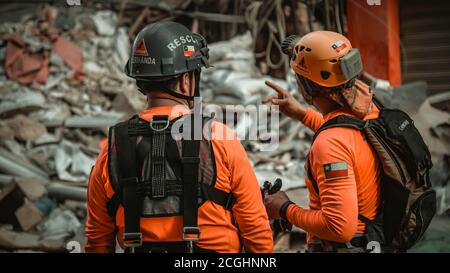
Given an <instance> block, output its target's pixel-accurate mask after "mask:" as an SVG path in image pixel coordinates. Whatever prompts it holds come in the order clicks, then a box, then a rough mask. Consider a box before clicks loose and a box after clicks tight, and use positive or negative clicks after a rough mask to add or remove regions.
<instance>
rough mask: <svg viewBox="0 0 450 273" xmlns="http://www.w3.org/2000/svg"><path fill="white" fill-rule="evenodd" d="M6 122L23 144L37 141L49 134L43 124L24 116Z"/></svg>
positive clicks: (20, 115)
mask: <svg viewBox="0 0 450 273" xmlns="http://www.w3.org/2000/svg"><path fill="white" fill-rule="evenodd" d="M5 122H6V124H7V125H8V126H9V127H10V128H11V130H12V131H14V136H15V137H16V138H17V139H18V140H20V141H23V142H27V141H32V140H36V139H37V138H39V137H40V136H42V135H43V134H45V133H47V128H46V127H45V126H44V125H43V124H41V123H39V122H38V121H35V120H32V119H30V118H28V117H27V116H24V115H22V114H19V115H16V116H14V117H13V118H10V119H8V120H5Z"/></svg>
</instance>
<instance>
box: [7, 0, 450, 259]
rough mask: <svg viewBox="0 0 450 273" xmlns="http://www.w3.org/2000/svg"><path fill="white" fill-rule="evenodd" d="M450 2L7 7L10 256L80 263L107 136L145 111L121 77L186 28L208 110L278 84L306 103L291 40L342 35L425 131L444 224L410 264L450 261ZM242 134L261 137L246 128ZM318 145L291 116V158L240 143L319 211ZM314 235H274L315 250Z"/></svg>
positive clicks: (284, 130)
mask: <svg viewBox="0 0 450 273" xmlns="http://www.w3.org/2000/svg"><path fill="white" fill-rule="evenodd" d="M449 13H450V2H448V1H439V0H428V1H419V0H409V1H407V0H389V1H388V0H302V1H300V0H259V1H256V0H255V1H253V0H167V1H162V0H149V1H140V0H129V1H127V0H124V1H119V0H104V1H86V0H60V1H38V0H35V1H23V2H22V1H16V2H14V3H8V2H6V1H1V2H0V61H1V65H0V252H63V251H69V252H78V251H83V244H84V222H85V217H86V203H85V201H86V188H87V181H88V176H89V173H90V170H91V167H92V165H93V164H94V162H95V159H96V156H97V154H98V152H99V151H100V149H101V147H102V145H105V143H106V141H107V140H106V139H107V132H108V127H109V126H111V125H113V124H115V123H117V122H119V121H121V120H124V119H126V118H128V117H130V116H131V115H132V114H134V113H137V112H140V111H141V110H143V109H145V107H146V101H145V97H144V96H143V95H141V94H140V93H139V92H138V91H137V88H136V86H135V85H134V81H133V80H132V79H130V78H127V77H126V76H125V75H124V73H123V68H124V65H125V63H126V61H127V59H128V57H129V54H130V43H132V41H133V38H134V36H135V35H136V33H137V32H138V31H139V30H140V29H142V28H143V27H144V26H146V25H147V24H149V23H152V22H156V21H160V20H173V21H177V22H180V23H183V24H184V25H186V26H187V27H188V28H190V29H191V30H192V31H194V32H198V33H200V34H202V35H203V36H204V37H205V38H206V39H207V41H208V43H209V47H210V54H211V59H210V61H211V63H212V64H213V65H214V68H211V69H208V70H204V72H203V74H202V82H201V92H202V96H203V102H204V104H215V105H218V106H219V107H225V105H229V104H241V105H258V104H260V103H261V100H262V99H263V98H264V97H265V96H266V95H268V94H271V93H272V92H273V91H271V90H270V89H268V88H267V87H266V86H265V85H264V81H265V80H268V79H269V80H272V81H274V82H276V83H278V84H279V85H281V86H282V87H284V88H286V89H288V90H289V91H290V92H292V93H293V94H295V96H297V97H298V99H299V101H301V102H302V103H304V102H303V101H302V99H301V98H300V97H299V96H298V94H297V87H296V84H295V80H294V79H293V75H292V73H291V72H290V71H289V67H288V62H287V58H286V57H285V56H284V55H283V54H282V52H281V48H280V45H281V41H283V40H284V38H285V37H287V36H289V35H291V34H300V35H303V34H305V33H307V32H310V31H313V30H332V31H337V32H340V33H343V34H345V35H347V36H348V37H349V39H350V40H351V42H352V44H353V46H354V47H357V48H359V50H360V52H361V54H362V58H363V63H364V71H365V72H364V74H363V76H362V79H363V80H364V81H365V82H367V83H368V84H370V85H371V86H372V87H373V88H374V89H375V92H376V95H377V96H378V97H379V98H380V99H381V100H382V101H383V102H384V103H385V105H386V106H388V107H395V108H400V109H402V110H404V111H406V112H407V113H408V114H409V115H411V117H412V118H413V119H414V120H415V124H416V126H417V127H418V128H419V130H420V131H421V133H422V135H423V136H424V138H425V141H426V143H427V144H428V146H429V148H430V150H431V153H432V156H433V163H434V167H433V169H432V173H431V178H432V179H431V180H432V183H433V186H434V187H435V189H436V191H437V195H438V214H439V215H438V216H436V217H435V219H434V220H433V222H432V224H431V226H430V228H429V230H428V231H427V233H426V234H425V236H424V238H423V240H422V241H421V242H420V243H419V244H418V245H416V246H415V247H414V249H412V250H411V252H450V236H449V235H450V218H449V216H450V183H449V181H450V43H449V42H450V32H449V29H450V18H449V17H448V14H449ZM234 122H235V125H236V126H235V128H234V129H235V130H236V131H238V133H243V134H245V132H246V130H248V128H250V127H252V126H255V125H257V124H258V122H257V120H252V118H251V117H250V116H249V117H247V118H246V119H238V120H235V121H234ZM312 136H313V133H312V132H311V131H310V130H309V129H307V128H305V127H304V126H303V125H301V124H300V123H298V122H297V121H292V120H290V119H288V118H287V117H284V116H281V117H280V145H279V147H278V148H277V149H276V150H275V151H270V152H269V151H263V149H261V145H262V144H263V143H260V142H258V141H245V140H243V141H242V143H243V145H244V147H245V148H246V150H247V151H248V155H249V157H250V159H251V162H252V164H253V166H254V169H255V172H256V174H257V177H258V179H259V181H260V183H261V184H262V183H263V182H264V181H265V180H269V181H274V180H275V178H277V177H280V178H281V179H282V180H283V189H284V190H287V191H288V195H289V196H290V197H291V198H292V199H293V201H295V202H296V203H299V204H301V205H302V206H304V207H307V205H308V192H307V190H306V187H305V184H304V177H305V173H304V168H303V166H304V163H305V157H306V154H307V152H308V150H309V145H310V143H311V139H312ZM304 242H305V233H304V231H302V230H300V229H298V228H294V230H293V232H292V233H290V234H284V233H280V234H277V235H276V251H279V252H297V251H303V250H304V247H305V246H304Z"/></svg>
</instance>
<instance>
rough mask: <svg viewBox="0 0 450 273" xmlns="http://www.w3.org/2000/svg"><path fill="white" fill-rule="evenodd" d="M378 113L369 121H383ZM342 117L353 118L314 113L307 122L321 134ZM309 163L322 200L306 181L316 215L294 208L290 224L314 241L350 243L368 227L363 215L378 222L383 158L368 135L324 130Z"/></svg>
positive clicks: (290, 211)
mask: <svg viewBox="0 0 450 273" xmlns="http://www.w3.org/2000/svg"><path fill="white" fill-rule="evenodd" d="M373 108H374V109H373V110H372V112H371V113H369V114H368V115H367V116H366V117H365V119H375V118H377V117H378V116H379V110H378V109H377V108H376V107H375V106H374V107H373ZM339 115H349V116H353V115H352V114H351V113H348V112H344V111H343V110H342V109H340V110H337V111H334V112H331V113H328V114H327V115H325V116H322V115H321V114H320V113H318V112H316V111H314V110H312V109H311V108H310V109H308V110H307V112H306V115H305V117H304V119H303V120H302V122H303V123H304V124H305V125H306V126H307V127H309V128H311V129H312V130H313V131H317V130H318V129H319V127H320V126H321V125H322V124H323V123H324V122H326V121H328V120H330V119H332V118H334V117H336V116H339ZM309 162H310V166H309V168H311V172H312V175H313V177H314V178H315V180H316V181H317V185H318V188H319V193H320V196H319V194H317V193H316V191H315V190H314V187H313V186H312V184H311V181H309V179H306V180H307V183H306V184H307V187H308V190H309V193H310V197H309V198H310V209H309V210H307V209H303V208H300V207H298V206H296V205H290V206H289V207H288V208H287V211H286V217H287V219H288V220H289V221H290V222H291V223H292V224H294V225H296V226H298V227H300V228H302V229H304V230H305V231H306V232H308V241H310V240H311V238H312V237H313V236H315V237H318V238H320V239H324V240H329V241H335V242H348V241H350V240H351V239H352V238H353V236H354V235H355V234H356V233H363V232H364V229H365V224H364V223H362V222H361V221H358V214H361V215H363V216H365V217H367V218H369V219H374V218H375V216H376V214H377V210H378V207H379V204H380V179H381V177H380V176H381V169H380V164H379V161H378V158H377V155H376V153H375V152H374V151H373V150H372V148H371V146H370V144H369V143H368V142H367V141H366V140H365V139H364V135H363V134H362V133H361V132H360V131H358V130H354V129H351V128H342V127H335V128H329V129H327V130H324V131H322V132H321V133H320V134H319V136H318V137H317V139H316V140H315V142H314V143H313V145H312V147H311V151H310V154H309ZM331 164H338V165H339V164H340V165H339V166H344V168H340V169H342V170H340V171H335V172H334V173H333V174H332V175H331V172H330V170H332V167H330V166H338V165H331ZM345 166H346V167H345ZM307 167H308V166H307ZM327 168H328V169H327ZM327 172H329V173H327Z"/></svg>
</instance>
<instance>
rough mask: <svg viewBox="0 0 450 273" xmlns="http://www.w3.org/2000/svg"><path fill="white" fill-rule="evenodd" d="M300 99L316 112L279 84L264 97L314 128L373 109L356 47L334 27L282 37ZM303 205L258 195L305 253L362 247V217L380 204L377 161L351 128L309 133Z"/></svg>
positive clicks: (371, 115)
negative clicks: (303, 241) (298, 236)
mask: <svg viewBox="0 0 450 273" xmlns="http://www.w3.org/2000/svg"><path fill="white" fill-rule="evenodd" d="M283 50H284V52H285V53H286V54H288V55H289V57H290V67H291V68H292V70H293V71H294V73H295V77H296V80H297V84H298V87H299V89H300V92H301V94H302V96H303V98H304V99H305V100H306V101H307V102H308V103H309V104H312V105H314V106H315V107H316V108H317V109H318V110H319V111H320V113H319V112H316V111H315V110H313V109H312V108H305V107H303V106H302V105H300V103H299V102H298V101H296V99H295V98H294V97H293V96H292V94H290V93H289V92H287V91H286V90H283V89H282V88H280V87H279V86H277V85H275V84H273V83H271V82H267V83H266V84H267V85H268V86H270V87H272V88H273V89H274V90H275V91H276V92H277V94H276V95H271V96H268V97H267V98H266V99H265V101H264V102H265V103H272V104H274V105H279V107H280V108H279V109H280V111H282V112H283V113H284V114H286V115H287V116H289V117H291V118H294V119H297V120H299V121H300V122H302V123H303V124H305V125H306V126H307V127H309V128H311V129H312V130H313V131H314V132H316V131H317V130H318V129H319V128H320V127H321V125H323V124H324V122H326V121H329V120H331V119H333V118H334V117H337V116H340V115H347V116H351V117H357V118H359V119H362V120H367V119H375V118H377V117H378V116H379V109H378V108H377V107H376V106H375V105H374V104H373V103H372V95H373V94H372V91H371V89H370V88H369V87H368V86H367V85H366V84H364V83H363V82H361V81H360V80H358V76H359V75H360V73H361V72H362V62H361V57H360V55H359V52H358V49H356V48H352V45H351V44H350V41H349V40H348V39H347V38H346V37H344V36H343V35H340V34H338V33H335V32H330V31H315V32H311V33H308V34H306V35H304V36H303V37H301V38H300V37H298V36H290V37H288V38H287V39H286V40H285V41H284V42H283ZM305 168H306V173H307V174H308V177H307V178H306V185H307V187H308V191H309V198H310V204H309V208H302V207H300V206H298V205H296V204H294V203H292V202H291V201H290V200H289V198H288V196H287V195H286V193H285V192H278V193H275V194H273V195H267V196H266V197H265V204H266V209H267V212H268V214H269V218H275V219H278V218H283V219H286V220H287V221H289V222H290V223H292V224H294V225H295V226H298V227H300V228H302V229H303V230H305V231H306V232H307V233H308V236H307V242H308V251H310V252H322V251H323V252H329V251H331V252H333V251H339V252H341V251H342V252H359V251H364V250H365V249H366V245H367V241H366V239H365V236H364V232H365V223H364V222H365V221H364V219H367V218H368V219H370V220H373V219H374V218H375V217H376V215H377V211H378V208H379V206H380V200H381V197H380V176H381V169H380V162H379V160H378V158H377V156H376V154H375V152H374V151H373V150H372V148H371V147H370V144H369V143H368V142H366V141H365V139H364V136H363V134H362V133H361V132H360V131H359V130H354V129H351V128H344V127H335V128H330V129H327V130H324V131H322V132H321V133H320V134H318V135H317V138H316V139H315V141H314V142H313V144H312V146H311V149H310V152H309V154H308V158H307V163H306V165H305Z"/></svg>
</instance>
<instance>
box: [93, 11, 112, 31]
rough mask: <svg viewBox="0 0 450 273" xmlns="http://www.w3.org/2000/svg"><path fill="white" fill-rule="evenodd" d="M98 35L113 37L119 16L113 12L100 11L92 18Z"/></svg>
mask: <svg viewBox="0 0 450 273" xmlns="http://www.w3.org/2000/svg"><path fill="white" fill-rule="evenodd" d="M92 20H93V21H94V24H95V27H96V30H97V33H98V34H100V35H105V36H112V35H114V32H115V31H116V25H117V15H116V14H115V13H114V12H112V11H98V12H96V13H95V14H94V15H93V16H92Z"/></svg>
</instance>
